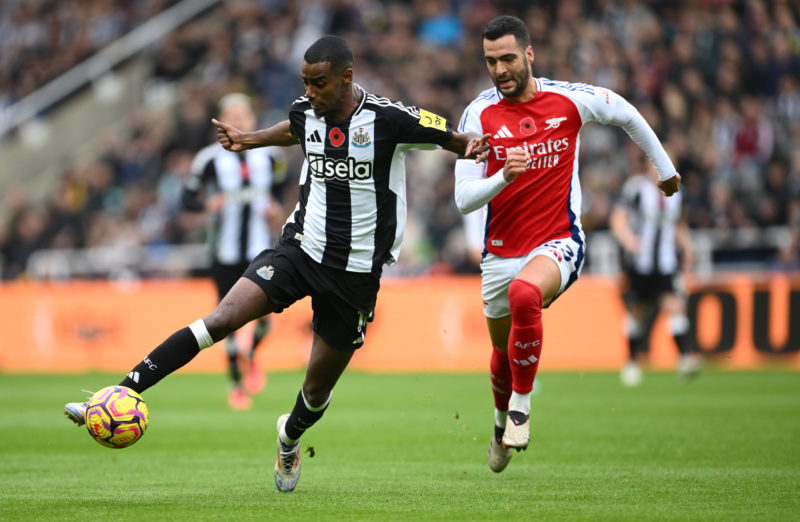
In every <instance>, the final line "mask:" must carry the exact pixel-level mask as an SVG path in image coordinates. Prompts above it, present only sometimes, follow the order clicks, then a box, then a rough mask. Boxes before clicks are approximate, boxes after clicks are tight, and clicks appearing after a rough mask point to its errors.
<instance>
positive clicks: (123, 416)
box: [86, 386, 150, 448]
mask: <svg viewBox="0 0 800 522" xmlns="http://www.w3.org/2000/svg"><path fill="white" fill-rule="evenodd" d="M148 422H150V412H149V411H147V404H145V402H144V399H142V396H141V395H139V394H138V393H136V392H135V391H133V390H131V389H130V388H127V387H125V386H107V387H106V388H103V389H102V390H100V391H98V392H97V393H95V394H94V395H92V398H91V399H89V403H88V404H87V406H86V429H87V430H89V435H91V436H92V438H93V439H94V440H96V441H97V442H98V443H100V444H102V445H103V446H106V447H109V448H127V447H128V446H130V445H131V444H133V443H134V442H136V441H137V440H139V439H140V438H141V437H142V435H144V430H146V429H147V423H148Z"/></svg>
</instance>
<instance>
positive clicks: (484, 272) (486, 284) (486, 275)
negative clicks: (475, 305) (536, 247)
mask: <svg viewBox="0 0 800 522" xmlns="http://www.w3.org/2000/svg"><path fill="white" fill-rule="evenodd" d="M528 261H529V258H528V256H521V257H500V256H496V255H494V254H492V253H489V254H486V257H484V258H483V261H481V297H482V298H483V314H484V315H485V316H486V318H487V320H488V319H500V318H503V317H507V316H509V315H510V314H511V308H510V307H509V304H508V285H510V284H511V281H513V280H514V278H515V277H517V274H519V271H520V270H522V267H524V266H525V264H526V263H527V262H528ZM495 346H497V345H495ZM498 347H499V346H498Z"/></svg>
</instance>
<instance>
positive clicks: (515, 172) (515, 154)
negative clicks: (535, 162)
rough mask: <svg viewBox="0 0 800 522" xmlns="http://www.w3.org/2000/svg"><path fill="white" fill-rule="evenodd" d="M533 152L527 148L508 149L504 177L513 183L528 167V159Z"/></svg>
mask: <svg viewBox="0 0 800 522" xmlns="http://www.w3.org/2000/svg"><path fill="white" fill-rule="evenodd" d="M530 159H531V154H530V152H528V150H527V149H521V148H514V149H508V150H507V151H506V164H505V166H504V167H503V177H504V178H505V179H506V182H507V183H511V182H512V181H514V180H515V179H517V176H519V175H520V174H522V173H523V172H525V171H526V170H527V169H528V160H530Z"/></svg>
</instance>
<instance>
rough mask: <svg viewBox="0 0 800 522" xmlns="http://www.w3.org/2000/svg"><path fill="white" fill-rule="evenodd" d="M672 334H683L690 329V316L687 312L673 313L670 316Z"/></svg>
mask: <svg viewBox="0 0 800 522" xmlns="http://www.w3.org/2000/svg"><path fill="white" fill-rule="evenodd" d="M669 327H670V330H672V335H682V334H685V333H686V332H688V331H689V318H688V317H686V315H685V314H672V315H671V316H670V318H669Z"/></svg>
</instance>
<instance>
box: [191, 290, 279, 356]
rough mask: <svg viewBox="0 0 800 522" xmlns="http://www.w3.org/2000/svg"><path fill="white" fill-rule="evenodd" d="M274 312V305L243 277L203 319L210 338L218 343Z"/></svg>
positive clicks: (262, 292)
mask: <svg viewBox="0 0 800 522" xmlns="http://www.w3.org/2000/svg"><path fill="white" fill-rule="evenodd" d="M273 311H275V305H274V303H272V302H271V301H270V299H269V297H267V294H265V293H264V291H263V290H262V289H261V288H259V286H258V285H257V284H255V283H254V282H253V281H250V280H249V279H246V278H244V277H241V278H239V280H238V281H237V282H236V284H234V285H233V288H231V289H230V291H229V292H228V293H227V294H225V297H223V298H222V301H220V303H219V304H218V305H217V307H216V308H215V309H214V311H213V312H211V313H210V314H209V315H207V316H206V317H205V318H203V322H204V323H205V325H206V328H207V329H208V332H209V334H211V338H212V339H214V341H219V340H220V339H223V338H225V337H227V336H228V335H230V334H231V333H233V332H234V331H236V330H238V329H239V328H241V327H242V326H244V325H245V324H247V323H248V322H250V321H252V320H253V319H256V318H258V317H261V316H263V315H266V314H269V313H272V312H273Z"/></svg>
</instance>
